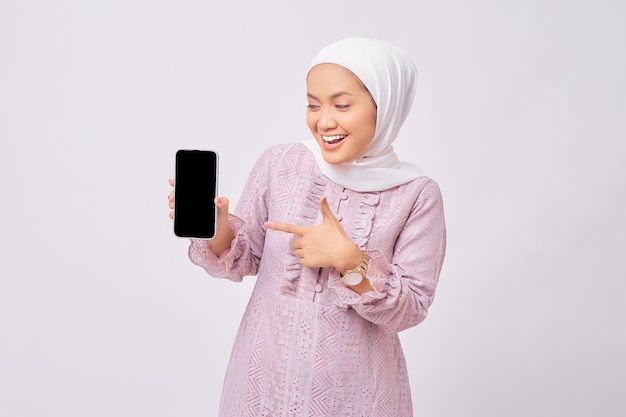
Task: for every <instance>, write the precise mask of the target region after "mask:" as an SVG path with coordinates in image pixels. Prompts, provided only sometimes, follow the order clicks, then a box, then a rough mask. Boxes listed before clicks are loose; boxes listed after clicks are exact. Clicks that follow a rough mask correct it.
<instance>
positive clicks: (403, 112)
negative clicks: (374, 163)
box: [309, 38, 417, 158]
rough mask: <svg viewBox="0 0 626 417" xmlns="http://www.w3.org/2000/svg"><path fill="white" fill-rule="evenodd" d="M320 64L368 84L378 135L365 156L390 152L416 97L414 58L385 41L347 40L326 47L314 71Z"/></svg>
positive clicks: (316, 58) (313, 64) (321, 51)
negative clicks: (348, 73) (335, 67)
mask: <svg viewBox="0 0 626 417" xmlns="http://www.w3.org/2000/svg"><path fill="white" fill-rule="evenodd" d="M319 64H336V65H341V66H342V67H344V68H346V69H348V70H350V71H351V72H352V73H353V74H354V75H356V76H357V77H358V78H359V79H360V80H361V82H362V83H363V84H364V85H365V87H366V88H367V89H368V91H369V92H370V94H371V95H372V98H373V99H374V102H375V103H376V107H377V115H376V134H375V136H374V140H373V141H372V143H371V144H370V145H369V146H368V147H367V149H365V151H364V153H363V157H365V158H370V157H375V156H378V155H382V154H384V153H385V152H388V151H389V148H390V147H391V143H392V142H393V141H394V140H395V139H396V137H397V135H398V131H399V130H400V127H401V126H402V124H403V123H404V121H405V120H406V117H407V116H408V114H409V111H410V109H411V105H412V104H413V98H414V96H415V87H416V81H417V70H416V68H415V64H414V63H413V61H412V60H411V58H410V57H409V56H408V55H407V54H406V53H405V52H404V51H402V50H401V49H399V48H398V47H396V46H394V45H391V44H389V43H386V42H384V41H380V40H375V39H367V38H346V39H342V40H340V41H337V42H335V43H332V44H330V45H328V46H326V47H324V48H322V49H321V50H320V51H319V52H318V53H317V54H316V55H315V57H313V60H312V62H311V65H310V68H313V67H314V66H316V65H319ZM310 68H309V69H310Z"/></svg>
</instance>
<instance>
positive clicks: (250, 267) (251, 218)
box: [189, 147, 279, 282]
mask: <svg viewBox="0 0 626 417" xmlns="http://www.w3.org/2000/svg"><path fill="white" fill-rule="evenodd" d="M278 151H279V150H278V149H277V147H274V148H270V149H268V150H267V151H265V152H264V153H263V154H262V155H261V157H260V158H259V159H258V161H257V162H256V164H255V165H254V167H253V168H252V171H251V173H250V175H249V177H248V180H247V182H246V185H245V187H244V189H243V192H242V194H241V199H240V200H239V203H238V204H237V208H236V209H235V212H234V214H229V223H230V228H231V230H232V231H233V233H234V235H235V238H234V239H233V241H232V243H231V246H230V248H229V249H227V250H226V251H224V253H222V255H221V256H220V257H217V256H215V255H214V254H213V252H211V250H210V249H209V242H208V241H205V240H195V239H192V240H191V243H190V245H189V258H190V259H191V261H192V262H193V263H194V264H196V265H198V266H201V267H202V268H204V269H205V270H206V272H207V273H208V274H209V275H211V276H214V277H217V278H227V279H230V280H231V281H237V282H239V281H241V280H242V279H243V277H244V276H247V275H256V274H257V273H258V270H259V262H260V259H261V255H262V254H263V246H264V241H265V228H264V227H263V223H265V222H266V221H267V194H268V185H269V176H270V167H271V161H272V160H274V161H275V160H276V155H275V154H276V153H277V152H278Z"/></svg>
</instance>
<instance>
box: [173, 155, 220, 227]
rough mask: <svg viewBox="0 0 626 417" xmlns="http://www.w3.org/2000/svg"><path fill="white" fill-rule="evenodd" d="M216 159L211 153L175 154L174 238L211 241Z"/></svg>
mask: <svg viewBox="0 0 626 417" xmlns="http://www.w3.org/2000/svg"><path fill="white" fill-rule="evenodd" d="M217 174H218V155H217V152H215V151H205V150H195V149H194V150H184V149H181V150H179V151H177V152H176V175H175V179H174V181H175V182H174V234H175V235H176V236H179V237H187V238H194V239H212V238H213V237H215V231H216V227H217V210H216V207H215V196H216V194H217Z"/></svg>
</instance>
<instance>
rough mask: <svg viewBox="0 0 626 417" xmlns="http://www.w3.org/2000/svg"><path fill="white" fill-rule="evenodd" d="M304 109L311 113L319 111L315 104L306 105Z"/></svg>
mask: <svg viewBox="0 0 626 417" xmlns="http://www.w3.org/2000/svg"><path fill="white" fill-rule="evenodd" d="M306 108H307V109H309V110H311V111H317V110H319V108H320V106H318V105H317V104H308V105H307V106H306Z"/></svg>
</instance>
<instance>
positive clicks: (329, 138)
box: [322, 135, 347, 143]
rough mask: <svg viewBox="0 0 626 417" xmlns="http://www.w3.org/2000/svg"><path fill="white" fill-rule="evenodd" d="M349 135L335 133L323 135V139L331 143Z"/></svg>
mask: <svg viewBox="0 0 626 417" xmlns="http://www.w3.org/2000/svg"><path fill="white" fill-rule="evenodd" d="M346 136H347V135H333V136H323V135H322V139H324V142H326V143H330V142H334V141H336V140H340V139H343V138H345V137H346Z"/></svg>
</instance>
